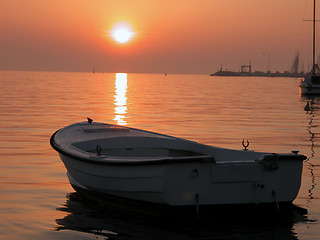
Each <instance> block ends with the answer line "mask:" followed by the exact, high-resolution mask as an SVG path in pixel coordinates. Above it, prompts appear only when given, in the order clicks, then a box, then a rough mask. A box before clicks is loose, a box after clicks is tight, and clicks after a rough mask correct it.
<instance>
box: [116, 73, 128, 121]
mask: <svg viewBox="0 0 320 240" xmlns="http://www.w3.org/2000/svg"><path fill="white" fill-rule="evenodd" d="M126 93H127V74H126V73H116V79H115V95H114V105H115V107H114V113H115V116H114V119H113V120H115V121H117V124H119V125H127V121H126V116H125V114H126V113H127V97H126Z"/></svg>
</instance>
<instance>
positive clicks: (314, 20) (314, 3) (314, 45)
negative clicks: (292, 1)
mask: <svg viewBox="0 0 320 240" xmlns="http://www.w3.org/2000/svg"><path fill="white" fill-rule="evenodd" d="M312 63H313V65H312V75H315V71H316V0H313V61H312Z"/></svg>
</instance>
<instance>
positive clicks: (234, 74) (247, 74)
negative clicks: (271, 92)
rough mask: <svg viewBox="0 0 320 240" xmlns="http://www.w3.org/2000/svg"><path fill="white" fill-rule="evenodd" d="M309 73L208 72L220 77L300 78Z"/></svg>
mask: <svg viewBox="0 0 320 240" xmlns="http://www.w3.org/2000/svg"><path fill="white" fill-rule="evenodd" d="M308 75H310V73H304V72H301V73H291V72H283V73H281V72H275V73H273V72H261V71H256V72H252V73H251V72H233V71H223V70H219V71H218V72H216V73H213V74H210V76H221V77H225V76H226V77H229V76H230V77H242V76H243V77H293V78H299V77H300V78H301V77H306V76H308Z"/></svg>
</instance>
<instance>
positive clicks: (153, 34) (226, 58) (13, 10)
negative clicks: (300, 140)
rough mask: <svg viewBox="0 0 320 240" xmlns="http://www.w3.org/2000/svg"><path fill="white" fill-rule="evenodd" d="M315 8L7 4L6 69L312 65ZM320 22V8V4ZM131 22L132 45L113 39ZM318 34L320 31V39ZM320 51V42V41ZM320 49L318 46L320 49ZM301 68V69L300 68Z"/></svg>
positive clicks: (98, 0)
mask: <svg viewBox="0 0 320 240" xmlns="http://www.w3.org/2000/svg"><path fill="white" fill-rule="evenodd" d="M312 5H313V1H312V0H281V1H279V0H268V1H257V0H223V1H221V0H201V1H199V0H197V1H196V0H188V1H186V0H184V1H182V0H175V1H171V0H170V1H169V0H162V1H155V0H149V1H146V0H135V1H125V0H117V1H113V0H112V1H111V0H91V1H89V0H56V1H49V0H28V1H26V0H10V1H6V0H2V1H0V9H1V15H0V31H1V40H0V53H1V54H0V69H4V70H46V71H91V70H92V67H93V66H95V69H96V71H101V72H138V73H141V72H146V73H164V72H167V73H201V74H210V73H213V72H215V71H217V70H218V69H219V68H220V65H221V64H222V65H223V67H224V68H227V69H230V70H239V68H240V66H241V65H243V64H248V63H249V59H250V60H251V62H252V68H253V70H263V71H266V70H267V67H268V55H270V70H272V71H284V70H289V69H290V68H291V64H292V62H293V58H294V55H295V52H296V51H300V55H301V59H300V61H301V63H302V64H303V65H304V70H308V66H310V65H311V44H312V42H311V37H312V35H311V30H312V23H311V22H303V20H304V19H311V18H312ZM318 9H319V11H317V12H319V13H317V14H318V16H319V18H320V2H319V4H318ZM117 22H128V23H130V24H131V25H132V28H133V30H134V31H135V32H136V35H135V37H134V38H133V39H132V41H131V42H129V43H127V44H118V43H116V42H114V41H113V40H112V39H111V38H110V36H108V31H110V30H111V29H112V27H113V25H114V24H116V23H117ZM318 32H320V27H319V31H318ZM318 42H319V43H320V38H319V41H318ZM319 49H320V45H319ZM302 64H301V65H302Z"/></svg>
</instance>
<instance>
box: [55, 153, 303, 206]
mask: <svg viewBox="0 0 320 240" xmlns="http://www.w3.org/2000/svg"><path fill="white" fill-rule="evenodd" d="M60 157H61V159H62V161H63V163H64V164H65V166H66V168H67V170H68V177H69V181H70V183H71V184H72V185H73V186H77V187H78V188H82V189H85V190H92V191H95V192H99V193H102V194H108V195H113V196H117V197H121V198H127V199H133V200H140V201H146V202H151V203H157V204H164V205H169V206H189V205H225V204H262V203H281V202H292V201H293V200H294V199H295V198H296V196H297V194H298V192H299V188H300V181H301V172H302V161H301V160H299V161H297V160H283V161H278V162H277V166H278V168H277V169H276V170H272V169H266V167H265V166H263V165H262V164H260V163H238V164H234V163H229V164H228V163H222V164H217V163H213V162H211V163H210V162H207V163H183V164H179V163H175V164H152V165H148V164H146V165H136V166H131V165H128V166H119V165H102V166H101V165H94V166H92V164H90V163H87V162H83V161H81V160H77V159H75V158H70V157H68V156H64V155H62V154H61V155H60ZM84 169H85V171H84Z"/></svg>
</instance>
